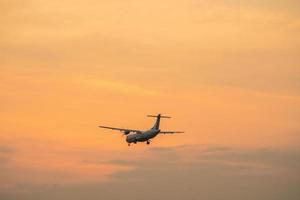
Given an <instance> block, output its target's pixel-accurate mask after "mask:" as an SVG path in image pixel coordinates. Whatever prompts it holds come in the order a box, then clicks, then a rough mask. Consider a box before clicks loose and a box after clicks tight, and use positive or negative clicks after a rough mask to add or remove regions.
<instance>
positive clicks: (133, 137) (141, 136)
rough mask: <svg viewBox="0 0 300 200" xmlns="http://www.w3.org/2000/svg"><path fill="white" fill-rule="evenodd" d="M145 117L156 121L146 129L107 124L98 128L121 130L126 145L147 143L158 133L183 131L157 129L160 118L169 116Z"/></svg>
mask: <svg viewBox="0 0 300 200" xmlns="http://www.w3.org/2000/svg"><path fill="white" fill-rule="evenodd" d="M147 117H155V118H156V122H155V124H154V126H153V127H152V128H151V129H149V130H146V131H142V130H134V129H124V128H116V127H109V126H99V128H105V129H111V130H117V131H121V132H122V133H123V134H124V135H126V142H127V143H128V146H130V144H131V143H134V144H136V143H137V142H147V144H148V145H149V144H150V141H151V140H150V139H152V138H154V137H156V136H157V135H158V134H174V133H184V132H182V131H161V130H160V129H159V125H160V119H161V118H171V117H168V116H162V115H161V114H158V115H147ZM130 133H132V134H130Z"/></svg>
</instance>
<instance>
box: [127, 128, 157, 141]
mask: <svg viewBox="0 0 300 200" xmlns="http://www.w3.org/2000/svg"><path fill="white" fill-rule="evenodd" d="M159 132H160V129H155V128H152V129H150V130H147V131H143V132H140V133H135V134H130V135H127V137H126V142H127V143H129V144H130V143H137V142H145V141H149V140H150V139H152V138H154V137H155V136H157V135H158V134H159Z"/></svg>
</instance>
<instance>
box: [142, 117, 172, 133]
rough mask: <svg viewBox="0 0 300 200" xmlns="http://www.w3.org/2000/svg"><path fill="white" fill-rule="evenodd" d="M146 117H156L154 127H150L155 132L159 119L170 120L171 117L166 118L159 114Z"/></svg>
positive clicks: (157, 128)
mask: <svg viewBox="0 0 300 200" xmlns="http://www.w3.org/2000/svg"><path fill="white" fill-rule="evenodd" d="M147 117H156V122H155V124H154V126H153V127H152V129H156V130H159V126H160V119H161V118H171V117H168V116H162V115H161V114H158V115H147Z"/></svg>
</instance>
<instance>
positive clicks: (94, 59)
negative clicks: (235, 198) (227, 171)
mask: <svg viewBox="0 0 300 200" xmlns="http://www.w3.org/2000/svg"><path fill="white" fill-rule="evenodd" d="M299 6H300V4H299V3H298V2H297V1H294V0H287V1H283V0H277V1H268V0H262V1H258V0H254V1H248V0H246V1H243V2H240V1H236V0H232V1H226V0H217V1H213V2H212V1H204V0H200V1H194V0H188V1H170V0H166V1H157V0H154V1H143V0H142V1H141V0H139V1H137V0H129V1H117V0H116V1H115V0H113V1H94V0H87V1H78V0H76V1H69V0H67V1H57V0H54V1H44V0H29V1H21V0H9V1H8V0H4V1H1V3H0V12H1V13H2V14H1V16H2V17H1V18H0V23H1V27H0V72H1V73H0V105H1V110H0V113H1V115H0V122H1V127H0V168H2V170H0V171H1V172H0V197H1V191H2V193H3V191H6V190H7V188H9V190H11V191H12V193H14V192H15V191H17V190H23V189H24V188H25V189H24V190H29V191H30V190H31V187H32V188H34V187H35V186H36V185H38V184H41V183H43V184H45V185H47V184H49V183H51V184H63V185H64V184H67V185H68V184H70V183H81V184H82V183H85V182H90V181H100V182H101V181H110V180H112V179H113V178H112V177H113V176H111V175H112V174H115V173H121V172H124V171H130V170H133V169H134V168H138V166H135V165H134V166H131V165H122V164H117V163H114V162H109V160H114V159H116V160H118V159H120V157H119V155H120V154H122V153H124V154H123V155H124V156H122V159H125V160H126V159H133V160H135V161H142V160H143V159H144V157H143V156H142V155H143V154H144V155H147V156H149V157H151V156H153V155H152V154H151V152H150V153H149V151H148V147H146V146H145V145H143V144H139V145H137V146H133V147H130V149H129V148H128V147H127V145H126V143H125V141H124V139H125V138H124V137H121V135H120V134H119V133H118V132H116V133H115V132H112V131H105V130H100V129H98V128H97V125H98V124H105V125H111V126H119V127H124V128H133V129H146V128H148V127H150V126H151V125H152V123H153V121H152V119H149V118H145V116H146V115H147V114H157V113H162V114H167V115H171V116H173V119H171V120H164V121H163V122H162V129H166V130H184V131H185V132H186V133H185V134H178V135H172V136H170V135H164V136H159V137H158V138H156V139H154V141H153V143H152V144H151V145H152V148H155V147H159V148H162V147H170V148H171V147H174V146H176V147H177V146H180V145H191V146H197V145H208V146H209V145H213V146H222V147H223V146H226V147H230V148H238V149H239V148H241V149H252V150H253V149H260V148H272V149H281V150H294V149H298V148H299V145H300V135H299V131H300V126H299V117H300V84H299V80H300V79H299V78H300V77H299V74H300V68H299V65H300V59H299V55H300V39H299V35H300V15H299V12H298V11H299ZM177 153H178V154H179V157H180V158H181V157H185V156H184V154H185V153H186V151H184V152H180V151H178V152H177ZM95 155H99V156H100V157H101V159H100V160H97V162H99V163H100V164H99V165H93V164H90V162H89V160H90V159H92V158H91V157H94V156H95ZM192 155H194V154H192ZM192 160H193V159H192ZM83 161H87V162H83ZM185 162H187V163H189V162H191V160H188V161H182V163H185ZM1 176H2V178H1ZM53 177H54V178H53ZM55 177H59V178H55ZM19 185H24V186H22V187H19ZM28 185H29V186H28ZM27 186H28V187H27ZM20 188H21V189H20ZM22 188H23V189H22ZM15 199H18V198H17V197H15ZM108 199H109V198H108Z"/></svg>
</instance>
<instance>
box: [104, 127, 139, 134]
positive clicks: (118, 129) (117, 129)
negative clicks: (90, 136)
mask: <svg viewBox="0 0 300 200" xmlns="http://www.w3.org/2000/svg"><path fill="white" fill-rule="evenodd" d="M99 128H106V129H111V130H116V131H121V132H122V133H124V134H125V135H127V134H129V133H130V132H135V133H140V132H142V131H140V130H134V129H125V128H116V127H110V126H99Z"/></svg>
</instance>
